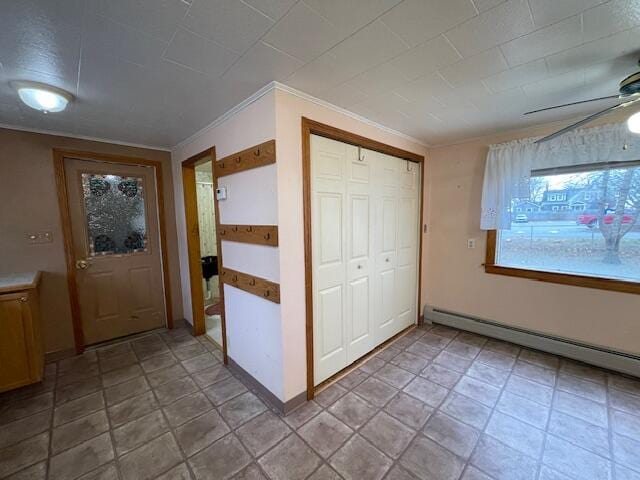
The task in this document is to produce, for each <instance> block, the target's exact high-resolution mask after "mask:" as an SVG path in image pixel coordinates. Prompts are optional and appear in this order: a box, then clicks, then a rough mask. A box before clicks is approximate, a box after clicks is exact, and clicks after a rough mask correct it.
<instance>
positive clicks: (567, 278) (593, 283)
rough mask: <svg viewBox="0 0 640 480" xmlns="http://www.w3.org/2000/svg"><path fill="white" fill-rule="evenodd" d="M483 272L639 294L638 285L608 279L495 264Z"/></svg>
mask: <svg viewBox="0 0 640 480" xmlns="http://www.w3.org/2000/svg"><path fill="white" fill-rule="evenodd" d="M484 271H485V272H486V273H492V274H497V275H506V276H509V277H519V278H527V279H529V280H537V281H539V282H549V283H559V284H562V285H572V286H575V287H586V288H596V289H599V290H610V291H614V292H624V293H635V294H640V283H635V282H627V281H624V280H613V279H609V278H597V277H589V276H586V275H571V274H566V273H556V272H543V271H539V270H527V269H523V268H514V267H503V266H500V265H495V264H486V265H485V267H484Z"/></svg>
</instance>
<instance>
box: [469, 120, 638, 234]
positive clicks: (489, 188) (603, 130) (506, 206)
mask: <svg viewBox="0 0 640 480" xmlns="http://www.w3.org/2000/svg"><path fill="white" fill-rule="evenodd" d="M536 140H537V138H526V139H522V140H515V141H512V142H508V143H502V144H498V145H490V146H489V154H488V155H487V163H486V166H485V173H484V183H483V187H482V206H481V217H480V228H481V229H482V230H508V229H510V228H511V201H512V200H513V199H518V198H522V199H526V198H529V194H530V189H529V180H530V178H531V172H532V171H535V170H545V169H553V168H563V167H571V166H578V165H588V164H606V163H609V162H624V161H637V160H640V136H639V135H635V134H632V133H631V132H629V129H628V128H627V125H626V123H619V124H610V125H603V126H599V127H593V128H584V129H579V130H574V131H573V132H570V133H567V134H565V135H562V136H560V137H558V138H556V139H554V140H551V141H549V142H544V143H538V144H536V143H534V142H535V141H536Z"/></svg>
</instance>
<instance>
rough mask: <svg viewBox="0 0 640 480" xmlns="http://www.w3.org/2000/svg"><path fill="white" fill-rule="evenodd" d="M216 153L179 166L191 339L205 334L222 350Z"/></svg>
mask: <svg viewBox="0 0 640 480" xmlns="http://www.w3.org/2000/svg"><path fill="white" fill-rule="evenodd" d="M213 162H215V150H214V149H209V150H206V151H204V152H202V153H200V154H198V155H195V156H194V157H191V158H189V159H187V160H185V161H184V162H183V164H182V176H183V188H184V199H185V217H186V227H187V244H188V250H189V278H190V283H191V304H192V314H193V317H192V318H193V331H194V335H202V334H206V336H207V338H208V339H209V340H211V341H212V342H213V343H214V344H215V345H217V346H218V347H219V348H220V349H222V350H223V351H224V350H225V324H224V300H223V297H222V290H221V288H220V282H219V267H220V265H221V263H222V262H221V259H220V240H219V238H218V219H217V205H216V201H215V189H216V179H215V177H214V174H213Z"/></svg>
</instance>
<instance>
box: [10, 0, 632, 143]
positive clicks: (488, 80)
mask: <svg viewBox="0 0 640 480" xmlns="http://www.w3.org/2000/svg"><path fill="white" fill-rule="evenodd" d="M0 45H2V49H0V75H1V77H0V123H1V124H7V125H16V126H22V127H25V128H31V129H40V130H50V131H56V132H65V133H69V134H74V135H82V136H91V137H99V138H106V139H112V140H117V141H122V142H129V143H138V144H145V145H152V146H158V147H171V146H173V145H175V144H177V143H179V142H180V141H181V140H183V139H185V138H187V137H189V136H190V135H192V134H194V133H195V132H197V131H198V130H200V129H201V128H203V127H205V126H206V125H207V124H209V123H211V122H212V121H213V120H215V119H216V118H217V117H219V116H220V115H222V114H223V113H224V112H226V111H227V110H229V109H230V108H232V107H233V106H235V105H236V104H238V103H240V102H241V101H242V100H243V99H245V98H247V97H248V96H250V95H251V94H252V93H254V92H255V91H257V90H258V89H259V88H261V87H262V86H264V85H266V84H268V83H269V82H271V81H274V80H276V81H279V82H281V83H284V84H286V85H288V86H290V87H294V88H296V89H299V90H301V91H303V92H305V93H307V94H310V95H313V96H316V97H318V98H321V99H323V100H326V101H328V102H331V103H333V104H335V105H338V106H340V107H343V108H345V109H348V110H350V111H352V112H355V113H357V114H360V115H362V116H365V117H367V118H369V119H371V120H373V121H376V122H378V123H380V124H382V125H384V126H386V127H389V128H392V129H395V130H398V131H400V132H402V133H405V134H407V135H410V136H412V137H415V138H417V139H419V140H421V141H422V142H424V143H426V144H429V145H440V144H446V143H452V142H456V141H459V140H463V139H466V138H471V137H477V136H480V135H484V134H490V133H495V132H498V131H502V130H505V129H514V128H520V127H524V126H528V125H533V124H539V123H545V122H549V121H555V120H561V119H564V118H569V117H573V116H576V115H579V114H584V113H590V112H594V111H596V110H599V109H601V108H605V107H606V106H609V105H612V104H613V103H612V102H611V101H602V102H596V103H593V104H589V105H582V106H579V107H572V108H567V109H562V110H556V111H554V112H548V113H544V114H537V115H532V116H528V117H523V116H522V113H523V112H524V111H527V110H530V109H534V108H540V107H544V106H548V105H553V104H556V103H565V102H570V101H576V100H580V99H584V98H590V97H596V96H603V95H612V94H615V93H617V83H618V82H619V81H620V79H621V78H623V77H624V76H626V75H628V74H630V73H633V72H634V71H636V70H638V66H637V59H638V57H639V56H640V0H609V1H603V0H506V1H505V0H402V1H401V0H300V1H296V0H242V1H241V0H7V1H5V2H3V5H2V15H1V16H0ZM17 79H23V80H24V79H28V80H37V81H42V82H45V83H49V84H52V85H55V86H57V87H61V88H64V89H66V90H68V91H70V92H72V93H73V94H74V95H76V96H77V100H76V101H75V102H74V103H73V104H72V105H71V106H70V108H68V109H67V111H65V112H63V113H60V114H48V115H44V114H40V113H39V112H36V111H35V110H30V109H29V108H28V107H26V106H24V105H22V104H21V103H20V102H19V101H18V99H17V95H16V94H15V92H14V91H13V90H12V89H11V88H10V86H9V84H8V82H9V81H10V80H17Z"/></svg>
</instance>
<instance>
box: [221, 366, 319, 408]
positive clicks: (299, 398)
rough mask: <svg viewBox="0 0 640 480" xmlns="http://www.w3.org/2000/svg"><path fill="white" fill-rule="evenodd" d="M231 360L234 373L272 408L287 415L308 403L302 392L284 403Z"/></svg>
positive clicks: (305, 395)
mask: <svg viewBox="0 0 640 480" xmlns="http://www.w3.org/2000/svg"><path fill="white" fill-rule="evenodd" d="M228 358H229V365H228V367H229V369H230V370H231V371H232V372H234V373H235V374H236V375H238V376H239V377H241V378H242V380H244V381H245V382H246V383H248V384H249V385H250V386H251V387H252V388H253V389H254V390H256V391H257V392H258V394H259V395H260V396H261V397H262V398H263V400H266V401H267V402H268V403H269V404H270V405H271V406H272V407H274V408H275V409H276V410H278V411H279V412H280V413H282V414H284V415H286V414H288V413H289V412H291V411H292V410H294V409H295V408H297V407H299V406H300V405H302V404H303V403H305V402H306V401H307V392H302V393H300V394H298V395H296V396H295V397H293V398H292V399H291V400H288V401H286V402H283V401H282V400H280V399H279V398H278V397H276V396H275V395H274V394H273V393H271V391H270V390H269V389H268V388H267V387H265V386H264V385H262V384H261V383H260V382H259V381H258V380H256V379H255V377H254V376H253V375H251V374H250V373H249V372H247V371H246V370H245V369H244V368H242V367H241V366H240V365H238V364H237V363H236V362H235V361H234V360H233V358H231V357H228Z"/></svg>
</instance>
